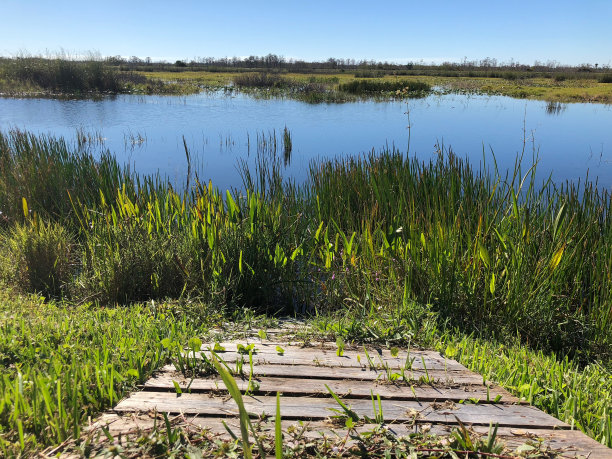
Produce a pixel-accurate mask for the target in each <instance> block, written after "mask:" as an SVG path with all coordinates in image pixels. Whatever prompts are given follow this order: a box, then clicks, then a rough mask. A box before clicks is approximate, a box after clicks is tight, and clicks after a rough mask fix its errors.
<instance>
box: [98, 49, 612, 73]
mask: <svg viewBox="0 0 612 459" xmlns="http://www.w3.org/2000/svg"><path fill="white" fill-rule="evenodd" d="M105 61H106V62H107V63H108V64H110V65H113V66H117V67H119V68H120V69H121V70H137V71H177V72H180V71H186V70H190V71H209V72H215V71H217V72H221V71H233V72H241V71H245V72H253V71H266V72H279V73H283V72H298V73H334V72H346V71H349V72H355V73H356V76H358V77H364V78H367V77H380V76H384V75H387V74H395V75H439V76H472V77H477V76H487V77H492V78H495V77H499V78H510V79H513V78H523V77H525V78H527V77H538V76H548V77H552V76H555V75H557V76H558V78H559V79H563V78H566V77H567V78H589V74H593V73H607V72H610V64H609V63H607V64H599V63H594V64H591V63H584V64H580V65H576V66H569V65H563V64H561V63H559V62H557V61H554V60H548V61H535V62H534V64H533V65H527V64H522V63H520V62H518V61H514V60H510V61H508V62H501V61H498V60H497V59H495V58H491V57H487V58H484V59H480V60H468V59H467V58H464V59H463V60H461V61H460V62H442V63H440V64H434V63H426V62H424V61H423V60H421V61H416V62H407V63H405V64H399V63H395V62H389V61H375V60H365V59H362V60H356V59H343V58H334V57H330V58H329V59H327V60H320V61H307V60H302V59H287V58H285V57H283V56H279V55H276V54H268V55H266V56H248V57H242V58H241V57H235V56H234V57H197V58H194V59H191V60H187V59H184V60H177V61H175V62H167V61H153V60H152V59H151V58H150V57H147V58H144V59H142V58H139V57H137V56H132V57H129V58H124V57H121V56H110V57H107V58H105Z"/></svg>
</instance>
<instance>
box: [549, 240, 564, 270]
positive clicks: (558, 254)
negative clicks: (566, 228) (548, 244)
mask: <svg viewBox="0 0 612 459" xmlns="http://www.w3.org/2000/svg"><path fill="white" fill-rule="evenodd" d="M563 252H565V244H563V245H562V246H561V247H559V248H558V249H557V250H556V251H555V253H554V254H553V256H552V258H551V260H550V269H551V271H554V270H555V269H556V268H557V266H559V263H561V258H562V257H563Z"/></svg>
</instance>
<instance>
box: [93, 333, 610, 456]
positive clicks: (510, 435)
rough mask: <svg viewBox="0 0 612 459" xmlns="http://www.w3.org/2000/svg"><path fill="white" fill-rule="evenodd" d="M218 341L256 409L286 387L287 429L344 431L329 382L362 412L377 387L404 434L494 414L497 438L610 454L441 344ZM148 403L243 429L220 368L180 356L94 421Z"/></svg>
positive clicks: (483, 426)
mask: <svg viewBox="0 0 612 459" xmlns="http://www.w3.org/2000/svg"><path fill="white" fill-rule="evenodd" d="M219 344H220V346H221V347H223V348H224V349H225V351H224V352H218V355H219V357H221V358H222V359H223V360H224V361H225V362H226V364H227V366H228V367H229V368H231V369H235V368H240V367H242V375H243V377H242V378H240V377H237V378H236V380H237V383H238V386H239V387H240V389H241V390H242V391H243V393H244V391H247V389H248V391H249V393H248V395H245V396H243V398H244V403H245V407H246V409H247V410H248V411H249V413H251V414H252V415H253V416H261V415H263V414H267V415H273V414H274V413H275V411H276V393H277V391H278V392H280V393H281V395H282V396H281V416H282V420H283V428H285V429H287V428H289V426H291V425H293V424H295V423H296V422H297V421H305V425H306V426H307V427H308V429H307V431H308V434H309V435H321V434H332V435H334V434H338V435H344V434H346V430H344V431H343V429H344V428H343V427H338V426H341V424H338V423H337V422H336V423H335V424H334V423H333V422H332V421H331V418H332V417H333V416H334V415H337V412H335V411H334V410H338V409H340V406H339V405H338V403H337V402H336V401H335V400H334V399H333V397H332V396H331V394H330V391H329V390H328V388H329V389H331V391H333V392H334V393H335V394H336V395H337V396H338V397H340V398H341V399H342V400H343V401H344V403H345V404H346V405H348V406H350V408H351V410H353V411H354V412H355V413H357V414H358V415H359V416H360V417H361V418H364V417H366V416H368V417H369V418H372V419H373V418H375V415H376V413H374V412H373V406H372V397H374V398H375V399H376V398H377V397H380V399H381V405H380V406H381V407H382V416H383V417H384V422H385V425H386V426H387V427H388V429H389V430H390V431H391V432H394V433H396V434H397V435H408V434H410V433H413V432H419V431H423V432H430V433H433V434H438V435H449V434H450V432H451V429H453V428H456V427H457V426H458V425H459V421H460V422H461V423H463V424H464V425H466V426H470V427H471V428H472V429H473V431H474V432H477V433H480V434H483V435H486V434H487V432H488V430H489V426H490V424H493V425H494V424H498V425H499V430H498V437H499V439H500V440H501V441H503V442H505V443H506V444H507V445H508V446H509V447H511V448H514V447H516V446H519V445H522V444H524V443H526V442H528V441H532V442H542V443H543V444H545V445H547V446H550V447H551V448H553V449H555V450H561V451H562V452H563V455H565V456H571V457H574V456H583V457H589V458H600V457H601V458H604V457H606V458H612V450H610V449H608V448H606V447H605V446H603V445H601V444H599V443H597V442H596V441H594V440H592V439H591V438H589V437H588V436H586V435H585V434H583V433H581V432H579V431H576V430H571V428H570V426H569V425H568V424H566V423H564V422H561V421H559V420H558V419H555V418H554V417H552V416H550V415H548V414H546V413H544V412H542V411H540V410H538V409H536V408H534V407H532V406H530V405H528V404H526V403H525V402H523V401H521V400H519V399H517V398H516V397H514V396H513V395H511V394H510V393H508V392H507V391H505V390H504V389H503V388H501V387H499V386H495V385H494V384H491V383H489V382H487V381H483V378H482V376H480V375H477V374H475V373H473V372H470V371H469V370H467V369H466V368H465V367H463V366H462V365H460V364H459V363H457V362H456V361H454V360H449V359H446V358H444V357H442V356H441V355H440V354H439V353H437V352H434V351H426V350H414V349H401V350H399V351H397V350H393V351H392V350H389V349H383V348H376V347H366V348H363V347H362V348H354V349H346V350H344V352H338V348H337V345H336V343H316V345H312V344H311V345H309V346H308V347H305V346H304V345H303V344H300V343H292V342H274V341H262V340H259V339H257V338H251V339H243V340H239V341H234V342H226V343H219ZM237 344H242V345H248V344H254V350H253V351H252V354H251V355H250V356H249V355H248V354H244V353H239V352H238V351H237ZM210 348H211V346H210V345H207V346H204V350H203V351H202V352H203V354H204V355H205V356H210V354H211V351H210ZM243 352H244V351H243ZM338 354H340V355H338ZM249 380H251V384H250V387H249ZM176 384H178V386H179V387H180V392H182V393H180V394H179V393H178V391H177V389H176ZM376 406H377V407H378V406H379V405H378V401H377V402H376ZM151 412H159V413H170V414H171V415H175V416H176V415H180V416H182V417H183V419H188V420H189V423H190V424H191V425H196V426H200V427H207V428H209V429H210V430H211V431H212V432H214V433H218V434H219V435H222V436H223V435H225V436H227V435H228V434H227V431H226V430H225V428H224V427H223V425H222V421H225V422H226V423H228V424H229V425H230V426H234V428H236V429H237V430H236V431H239V429H238V427H237V426H238V423H237V420H236V419H237V412H238V410H237V406H236V404H235V403H234V401H233V400H232V399H231V398H230V397H229V396H228V393H227V391H226V389H225V386H224V384H223V382H222V380H221V378H220V377H219V376H218V375H213V376H210V377H202V378H195V379H191V378H185V377H184V376H183V375H182V374H181V373H179V372H177V371H176V369H175V368H174V367H173V366H167V367H165V368H163V370H162V371H161V372H160V373H158V374H157V375H155V376H154V377H153V378H151V379H150V380H149V381H147V383H146V384H145V386H144V389H143V390H142V391H140V392H136V393H133V394H132V395H131V396H130V397H129V398H126V399H124V400H123V401H121V402H120V403H119V404H118V405H117V406H116V407H115V408H114V410H113V411H112V412H109V413H106V414H105V415H104V416H103V417H102V418H101V419H100V420H99V421H98V422H97V424H96V425H98V426H99V425H101V424H102V425H107V426H108V428H109V430H110V432H111V433H113V434H117V433H122V434H125V433H128V432H130V431H136V430H138V429H146V428H149V427H151V425H152V423H153V421H152V418H151V417H150V416H147V413H151ZM270 419H271V418H270ZM334 426H335V427H334ZM371 428H372V426H371V425H370V426H368V425H360V427H359V429H360V430H362V431H367V429H371ZM263 429H264V430H266V429H269V430H270V431H271V432H273V430H274V423H273V421H269V422H268V423H267V424H266V423H264V425H263Z"/></svg>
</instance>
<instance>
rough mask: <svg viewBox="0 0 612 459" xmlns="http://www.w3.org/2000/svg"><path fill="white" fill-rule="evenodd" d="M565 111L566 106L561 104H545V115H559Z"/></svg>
mask: <svg viewBox="0 0 612 459" xmlns="http://www.w3.org/2000/svg"><path fill="white" fill-rule="evenodd" d="M566 109H567V104H562V103H561V102H546V114H547V115H559V114H560V113H561V112H564V111H565V110H566Z"/></svg>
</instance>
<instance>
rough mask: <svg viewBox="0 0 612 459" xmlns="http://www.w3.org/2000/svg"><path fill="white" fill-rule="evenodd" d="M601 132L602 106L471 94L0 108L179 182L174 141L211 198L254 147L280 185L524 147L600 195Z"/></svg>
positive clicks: (608, 112) (180, 162)
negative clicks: (272, 158)
mask: <svg viewBox="0 0 612 459" xmlns="http://www.w3.org/2000/svg"><path fill="white" fill-rule="evenodd" d="M552 115H554V116H552ZM611 125H612V108H611V107H610V106H605V105H596V104H558V103H551V104H546V103H544V102H540V101H526V100H518V99H510V98H507V97H487V96H474V95H469V96H461V95H444V96H439V95H437V96H430V97H427V98H425V99H411V100H410V101H403V102H401V101H392V102H373V101H362V102H356V103H350V104H318V105H313V104H307V103H303V102H299V101H295V100H280V99H253V98H249V97H248V96H244V95H241V94H233V95H231V96H225V95H223V94H210V93H209V94H199V95H193V96H181V97H171V96H129V95H124V96H119V97H116V98H107V99H103V100H100V101H92V100H51V99H0V129H8V128H10V127H18V128H20V129H28V130H31V131H35V132H44V133H53V134H56V135H61V136H65V137H67V138H69V139H72V140H73V141H75V142H76V141H78V139H79V138H81V139H83V136H85V137H87V135H90V136H91V137H92V141H93V139H104V142H103V145H102V144H100V145H99V146H100V149H104V150H106V149H109V150H110V151H111V152H114V153H115V154H116V155H117V157H118V158H119V159H120V160H122V161H124V162H126V163H129V164H130V165H131V167H133V168H135V170H137V171H139V172H141V173H145V174H152V173H156V172H158V171H159V172H160V173H161V174H162V175H163V176H166V177H168V178H170V179H171V180H177V181H184V180H185V177H186V176H187V169H188V166H187V164H186V161H185V152H184V144H183V137H184V138H185V142H186V144H187V146H188V148H189V151H190V153H191V155H192V158H191V161H192V163H193V168H194V171H196V170H197V172H198V174H199V177H200V178H201V179H202V180H204V181H208V180H209V179H211V180H212V181H213V183H214V184H215V185H217V186H219V187H220V188H230V187H232V186H239V185H240V183H241V180H240V173H239V170H238V168H237V164H238V160H239V159H244V160H245V161H246V162H247V163H248V164H255V159H254V157H255V156H256V155H255V154H251V153H255V152H256V151H259V150H262V149H263V150H270V149H272V150H273V152H274V154H278V157H279V158H280V157H281V156H282V161H283V162H285V164H286V169H285V171H286V174H287V176H288V177H291V178H293V179H295V180H296V181H301V180H303V179H304V178H305V177H306V174H307V170H308V165H309V164H310V162H311V161H312V160H316V159H321V158H340V157H345V156H347V155H358V154H361V153H364V152H369V151H371V150H372V149H373V148H374V149H375V150H378V149H380V148H386V147H387V146H388V147H392V146H395V147H397V148H399V149H400V150H404V151H405V150H406V149H407V148H408V147H407V146H408V145H409V154H410V155H416V156H418V157H419V158H422V159H424V160H427V159H430V158H431V157H432V156H433V155H435V148H434V146H435V145H436V144H442V143H443V144H444V145H446V146H447V147H452V149H453V151H454V152H455V153H456V154H457V155H458V156H459V157H468V158H470V160H471V161H472V162H473V163H474V164H476V165H478V164H479V163H480V162H481V161H482V160H483V157H488V158H490V157H491V153H490V152H491V151H493V152H494V153H495V157H496V160H497V163H498V166H499V168H500V169H504V168H509V167H510V168H511V167H512V166H513V164H514V159H515V158H516V155H517V153H519V152H521V151H522V150H523V148H524V146H525V143H524V141H525V139H526V138H527V139H533V141H532V142H530V143H528V145H527V147H528V148H529V149H530V150H533V151H534V152H536V153H537V154H538V155H539V160H540V161H539V166H538V172H539V174H541V176H542V177H548V176H549V175H550V174H551V173H552V177H553V179H554V180H558V181H564V180H566V179H569V180H578V179H579V178H582V179H584V177H585V175H586V172H587V170H589V171H590V177H591V178H594V177H595V176H598V177H599V183H600V184H601V185H603V186H605V187H610V185H612V165H610V161H612V130H610V129H609V126H611ZM285 128H287V131H285ZM77 129H81V134H78V133H77ZM88 133H89V134H88ZM286 134H287V135H286ZM592 152H596V153H595V154H593V153H592ZM488 163H490V162H489V161H488Z"/></svg>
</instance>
